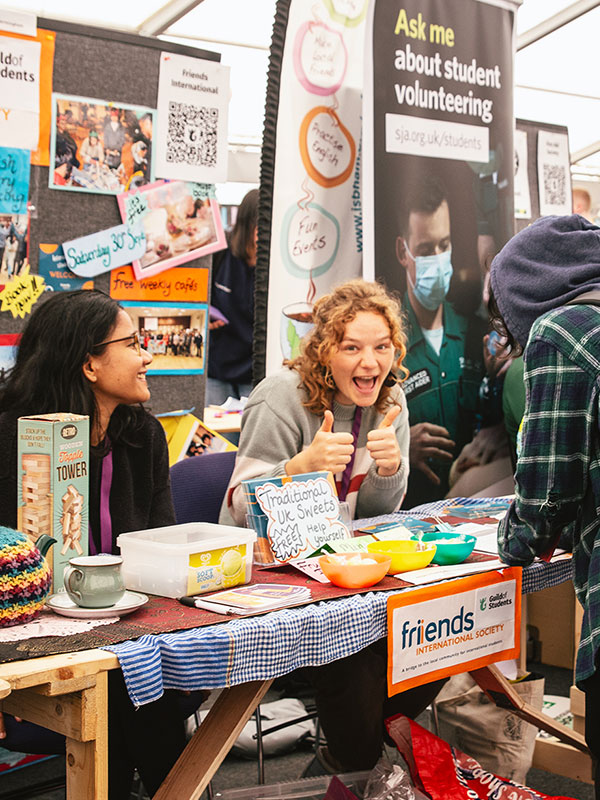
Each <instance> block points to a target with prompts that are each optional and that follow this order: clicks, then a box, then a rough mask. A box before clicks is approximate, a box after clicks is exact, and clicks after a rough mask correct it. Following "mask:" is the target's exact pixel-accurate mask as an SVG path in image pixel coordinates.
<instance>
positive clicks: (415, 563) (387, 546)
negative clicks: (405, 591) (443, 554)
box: [367, 540, 436, 575]
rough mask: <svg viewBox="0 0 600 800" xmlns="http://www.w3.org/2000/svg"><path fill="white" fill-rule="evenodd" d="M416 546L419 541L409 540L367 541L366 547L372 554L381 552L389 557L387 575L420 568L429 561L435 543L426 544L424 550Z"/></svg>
mask: <svg viewBox="0 0 600 800" xmlns="http://www.w3.org/2000/svg"><path fill="white" fill-rule="evenodd" d="M418 546H419V542H414V541H411V540H404V541H397V542H395V541H386V542H369V544H368V545H367V549H368V551H369V553H373V554H374V555H377V554H378V553H381V554H383V555H385V556H388V557H391V559H392V563H391V564H390V567H389V569H388V575H395V574H396V573H397V572H408V571H409V570H412V569H422V568H423V567H426V566H427V565H428V564H429V563H430V562H431V560H432V558H433V557H434V555H435V549H436V548H435V545H434V544H432V545H427V546H426V548H425V549H424V550H418V549H417V548H418Z"/></svg>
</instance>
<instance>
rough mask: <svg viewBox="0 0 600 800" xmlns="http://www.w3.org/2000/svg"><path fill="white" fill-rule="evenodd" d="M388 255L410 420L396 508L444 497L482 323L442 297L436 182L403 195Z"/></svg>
mask: <svg viewBox="0 0 600 800" xmlns="http://www.w3.org/2000/svg"><path fill="white" fill-rule="evenodd" d="M396 257H397V259H398V262H399V264H400V266H401V268H402V269H403V270H404V271H405V273H406V295H405V298H404V303H403V308H404V312H405V314H406V321H407V332H408V342H407V347H408V352H407V355H406V358H405V360H404V364H405V366H406V367H407V368H408V370H409V371H410V375H409V377H408V379H407V380H406V381H405V382H404V384H403V389H404V392H405V395H406V399H407V401H408V410H409V416H410V422H411V429H410V433H411V441H410V477H409V482H408V491H407V494H406V498H405V501H404V504H403V507H404V508H412V507H413V506H415V505H419V504H421V503H426V502H430V501H432V500H436V499H439V498H441V497H444V496H445V494H446V493H447V491H448V488H449V484H448V477H449V471H450V466H451V463H452V461H453V460H454V458H456V456H457V455H458V454H459V453H460V451H461V449H462V447H463V446H464V445H465V444H466V443H467V442H470V441H471V439H472V438H473V434H474V433H475V425H476V421H477V420H476V415H477V407H478V398H479V387H480V383H481V379H482V377H483V375H484V363H483V355H482V342H483V337H484V335H485V332H486V328H485V323H484V322H483V321H482V320H481V319H478V318H477V317H475V316H473V317H471V318H467V317H465V316H463V315H462V314H459V313H458V312H457V311H456V310H455V309H454V308H453V306H452V305H451V304H450V302H449V301H448V300H447V295H448V292H449V289H450V282H451V280H452V276H453V274H454V271H455V270H456V269H457V268H459V267H460V265H455V264H453V261H452V238H451V223H450V207H449V205H448V196H447V192H446V188H445V186H444V184H443V183H442V182H441V180H440V179H439V178H437V177H436V176H434V175H423V176H422V177H420V178H419V179H418V181H417V182H416V183H414V184H413V185H412V186H407V187H406V189H405V191H404V193H403V202H402V208H401V211H400V219H399V234H398V235H397V238H396Z"/></svg>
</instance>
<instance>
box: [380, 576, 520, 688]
mask: <svg viewBox="0 0 600 800" xmlns="http://www.w3.org/2000/svg"><path fill="white" fill-rule="evenodd" d="M387 615H388V694H389V695H390V697H391V696H392V695H394V694H398V693H399V692H403V691H404V690H405V689H411V688H412V687H413V686H420V685H421V684H423V683H429V682H430V681H434V680H437V679H439V678H445V677H448V676H449V675H456V674H457V673H459V672H468V671H469V670H473V669H479V668H480V667H485V666H487V665H488V664H493V663H495V662H496V661H505V660H507V659H510V658H516V657H517V656H518V655H519V644H520V637H519V632H520V626H521V569H520V568H517V567H507V568H506V569H503V570H497V571H493V572H484V573H481V574H480V575H473V576H469V577H467V578H459V579H457V580H454V581H447V582H445V583H440V584H435V585H433V586H426V587H423V588H422V589H415V590H414V591H409V592H402V594H398V595H394V596H393V597H390V598H389V600H388V606H387Z"/></svg>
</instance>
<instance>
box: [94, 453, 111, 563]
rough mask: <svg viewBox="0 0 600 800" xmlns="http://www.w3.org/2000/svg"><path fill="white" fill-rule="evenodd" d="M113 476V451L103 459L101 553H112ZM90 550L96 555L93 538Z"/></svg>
mask: <svg viewBox="0 0 600 800" xmlns="http://www.w3.org/2000/svg"><path fill="white" fill-rule="evenodd" d="M112 476H113V458H112V449H111V450H109V451H108V453H107V455H105V456H104V458H103V459H102V475H101V478H100V552H101V553H112V549H113V545H112V519H111V516H110V489H111V486H112ZM89 538H90V550H91V551H92V555H96V545H95V544H94V539H93V537H92V536H90V537H89Z"/></svg>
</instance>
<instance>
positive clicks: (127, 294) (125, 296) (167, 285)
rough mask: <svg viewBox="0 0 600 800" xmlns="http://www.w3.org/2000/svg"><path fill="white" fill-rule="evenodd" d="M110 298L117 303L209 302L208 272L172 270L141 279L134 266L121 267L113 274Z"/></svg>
mask: <svg viewBox="0 0 600 800" xmlns="http://www.w3.org/2000/svg"><path fill="white" fill-rule="evenodd" d="M110 296H111V297H113V298H114V299H115V300H143V301H153V302H159V303H186V304H189V303H206V302H207V301H208V269H204V268H203V267H172V268H171V269H167V270H165V271H164V272H161V273H159V274H158V275H153V276H151V277H148V278H141V279H140V280H138V279H137V278H136V277H135V274H134V272H133V268H132V267H130V266H129V265H128V266H125V267H119V268H118V269H113V271H112V272H111V273H110Z"/></svg>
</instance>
